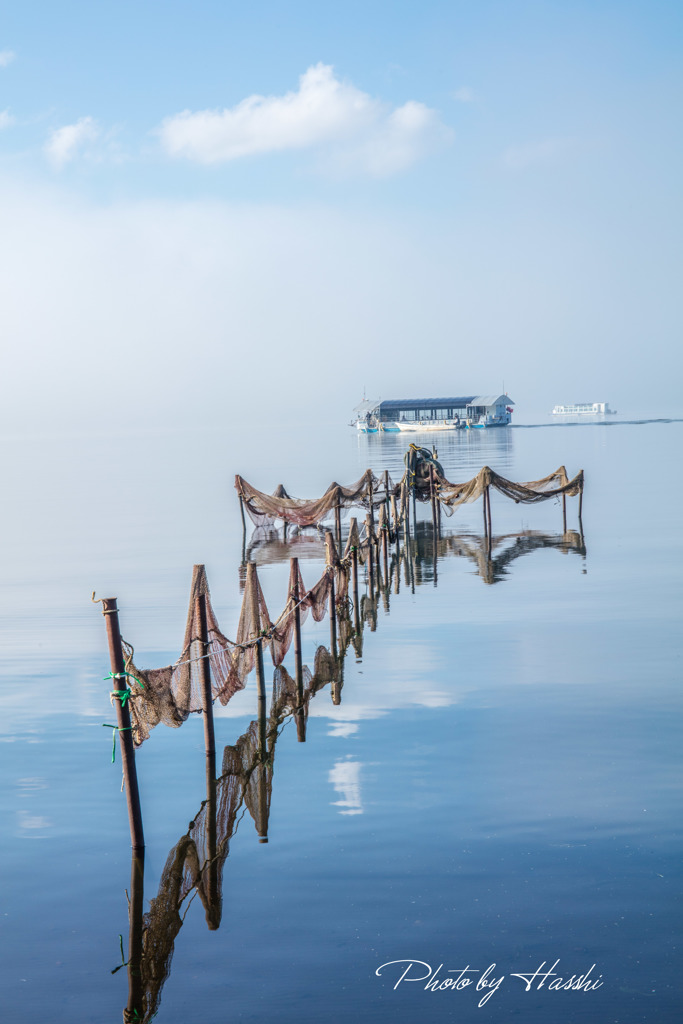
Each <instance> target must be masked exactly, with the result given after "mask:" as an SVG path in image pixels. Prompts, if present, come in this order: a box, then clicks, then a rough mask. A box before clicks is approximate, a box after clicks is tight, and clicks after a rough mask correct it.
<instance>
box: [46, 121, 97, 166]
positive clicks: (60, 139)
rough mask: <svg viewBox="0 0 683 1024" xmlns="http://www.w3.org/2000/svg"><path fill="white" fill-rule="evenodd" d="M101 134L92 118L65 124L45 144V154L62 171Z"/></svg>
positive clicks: (52, 133)
mask: <svg viewBox="0 0 683 1024" xmlns="http://www.w3.org/2000/svg"><path fill="white" fill-rule="evenodd" d="M99 134H100V129H99V126H98V124H97V121H95V119H94V118H92V117H81V118H80V119H79V120H78V121H76V123H75V124H65V125H64V126H63V127H62V128H55V130H54V131H53V132H51V134H50V137H49V139H48V140H47V142H46V143H45V154H46V156H47V158H48V160H49V161H50V163H51V164H52V165H53V166H54V167H56V168H57V170H60V169H61V168H62V167H64V165H65V164H67V163H68V162H69V161H70V160H73V159H74V157H75V156H76V155H77V153H78V151H79V149H81V148H82V147H83V145H84V144H85V143H86V142H91V141H93V140H94V139H96V138H97V137H98V136H99Z"/></svg>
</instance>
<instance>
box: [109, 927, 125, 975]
mask: <svg viewBox="0 0 683 1024" xmlns="http://www.w3.org/2000/svg"><path fill="white" fill-rule="evenodd" d="M119 946H120V947H121V963H120V964H119V966H118V967H115V968H114V970H113V971H112V972H111V973H112V974H116V972H117V971H120V970H121V968H122V967H127V966H128V961H127V960H126V958H125V956H124V955H123V935H119Z"/></svg>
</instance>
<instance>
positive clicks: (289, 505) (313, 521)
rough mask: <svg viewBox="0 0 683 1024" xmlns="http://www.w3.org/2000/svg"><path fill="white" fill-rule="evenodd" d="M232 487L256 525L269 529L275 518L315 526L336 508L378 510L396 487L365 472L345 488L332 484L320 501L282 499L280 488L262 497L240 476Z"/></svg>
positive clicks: (335, 483) (387, 479) (261, 493)
mask: <svg viewBox="0 0 683 1024" xmlns="http://www.w3.org/2000/svg"><path fill="white" fill-rule="evenodd" d="M235 488H236V490H237V493H238V494H239V496H240V499H241V501H242V503H243V507H244V508H245V509H246V510H247V513H248V515H249V517H250V518H251V520H252V522H253V523H254V525H255V526H269V525H272V524H273V523H274V522H275V520H276V519H281V520H283V521H284V522H287V523H296V525H297V526H316V525H317V524H318V523H322V522H323V520H324V519H327V517H328V516H329V515H330V514H331V513H333V512H334V510H335V509H336V508H340V509H342V508H353V507H361V508H366V509H369V508H371V507H373V508H374V507H377V506H378V505H380V504H381V503H382V502H383V501H386V499H387V494H388V493H389V494H391V493H393V491H394V490H395V489H396V485H395V484H394V482H393V481H392V479H391V477H389V476H388V475H387V477H386V480H385V478H380V477H377V476H375V475H374V473H373V472H372V470H371V469H368V470H366V471H365V473H363V475H362V477H361V478H360V479H359V480H357V481H356V483H354V484H351V485H349V486H348V487H344V486H343V485H342V484H338V483H337V482H336V481H334V482H333V483H331V484H330V486H329V487H328V488H327V490H326V491H325V493H324V494H323V496H322V497H321V498H314V499H308V498H291V497H289V495H287V496H286V497H285V496H283V493H286V492H284V488H282V486H281V487H280V488H278V490H276V491H275V492H274V493H273V494H265V493H264V492H263V491H259V490H257V489H256V488H255V487H252V485H251V484H249V483H247V481H246V480H245V479H244V478H243V477H241V476H239V475H237V476H236V477H235Z"/></svg>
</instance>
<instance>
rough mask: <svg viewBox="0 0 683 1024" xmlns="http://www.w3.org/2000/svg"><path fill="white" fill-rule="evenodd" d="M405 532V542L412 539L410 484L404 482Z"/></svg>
mask: <svg viewBox="0 0 683 1024" xmlns="http://www.w3.org/2000/svg"><path fill="white" fill-rule="evenodd" d="M403 534H404V539H405V542H406V543H408V540H409V539H410V486H409V485H408V484H407V483H404V484H403Z"/></svg>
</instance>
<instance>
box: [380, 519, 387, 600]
mask: <svg viewBox="0 0 683 1024" xmlns="http://www.w3.org/2000/svg"><path fill="white" fill-rule="evenodd" d="M379 527H380V534H381V537H382V567H383V569H384V585H385V587H386V586H387V585H388V583H389V550H388V533H389V531H388V529H387V520H386V507H385V506H384V505H380V510H379Z"/></svg>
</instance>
